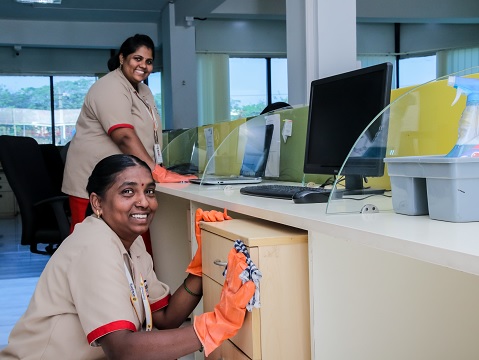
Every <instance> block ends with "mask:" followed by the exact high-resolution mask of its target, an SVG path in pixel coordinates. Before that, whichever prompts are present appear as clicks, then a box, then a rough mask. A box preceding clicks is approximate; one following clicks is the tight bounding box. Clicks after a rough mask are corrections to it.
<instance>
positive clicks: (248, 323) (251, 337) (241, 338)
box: [203, 275, 261, 359]
mask: <svg viewBox="0 0 479 360" xmlns="http://www.w3.org/2000/svg"><path fill="white" fill-rule="evenodd" d="M222 287H223V286H222V285H220V284H218V283H217V282H216V281H213V280H212V279H210V278H209V277H208V276H205V275H203V309H204V311H205V312H208V311H213V309H214V307H215V305H216V304H217V303H218V301H219V300H220V295H221V289H222ZM205 290H206V291H205ZM259 311H260V310H259V309H253V311H252V312H249V311H247V312H246V317H245V320H244V323H243V326H242V328H241V329H240V330H239V331H238V333H237V334H236V335H235V336H234V337H232V338H231V339H230V340H231V342H233V343H234V344H235V345H236V346H237V347H238V348H240V349H241V350H242V351H243V352H244V353H245V354H246V355H248V356H249V357H250V358H251V359H261V343H260V317H259Z"/></svg>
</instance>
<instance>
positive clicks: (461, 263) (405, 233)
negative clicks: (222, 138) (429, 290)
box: [156, 184, 479, 275]
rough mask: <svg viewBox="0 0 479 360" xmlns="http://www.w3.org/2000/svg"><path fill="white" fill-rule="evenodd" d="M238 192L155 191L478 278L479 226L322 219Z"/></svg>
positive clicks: (401, 218)
mask: <svg viewBox="0 0 479 360" xmlns="http://www.w3.org/2000/svg"><path fill="white" fill-rule="evenodd" d="M241 187H242V186H241V185H234V186H230V187H228V189H225V187H224V186H200V185H195V184H157V187H156V189H157V191H158V192H161V193H164V194H169V195H172V196H177V197H180V198H184V199H187V200H190V201H195V202H198V203H202V204H208V205H210V206H213V207H218V208H226V209H228V210H230V211H234V212H237V213H241V214H245V215H248V216H251V217H255V218H260V219H264V220H268V221H272V222H277V223H281V224H285V225H289V226H293V227H297V228H300V229H305V230H308V231H310V232H315V233H318V234H321V233H323V234H328V235H332V236H337V237H340V238H342V239H346V240H348V241H351V242H354V243H357V244H361V245H365V246H370V247H373V248H376V249H379V250H383V251H389V252H392V253H395V254H399V255H402V256H406V257H410V258H413V259H417V260H421V261H425V262H429V263H432V264H437V265H440V266H444V267H448V268H451V269H456V270H459V271H464V272H467V273H471V274H475V275H479V236H478V235H477V234H479V222H470V223H452V222H445V221H438V220H432V219H430V218H429V216H427V215H425V216H407V215H399V214H396V213H394V211H392V210H388V211H383V212H379V213H368V214H361V213H359V212H358V213H347V214H327V213H326V204H325V203H321V204H294V203H293V202H292V201H289V200H279V199H269V198H261V197H254V196H247V195H242V194H240V192H239V190H240V188H241ZM339 201H341V200H339Z"/></svg>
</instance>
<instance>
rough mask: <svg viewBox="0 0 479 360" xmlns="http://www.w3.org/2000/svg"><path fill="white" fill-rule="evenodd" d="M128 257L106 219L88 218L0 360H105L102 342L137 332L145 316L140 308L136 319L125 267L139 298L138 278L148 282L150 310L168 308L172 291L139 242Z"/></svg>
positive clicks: (49, 271) (44, 279) (58, 257)
mask: <svg viewBox="0 0 479 360" xmlns="http://www.w3.org/2000/svg"><path fill="white" fill-rule="evenodd" d="M130 254H131V257H130V255H128V253H127V251H126V250H125V248H124V246H123V244H122V242H121V241H120V239H119V238H118V236H117V235H116V234H115V233H114V232H113V231H112V230H111V229H110V227H109V226H108V225H107V224H106V223H105V222H103V220H101V219H97V218H96V217H94V216H89V217H87V218H86V219H85V220H84V221H83V222H82V223H80V224H78V225H77V226H76V227H75V231H74V232H73V234H72V235H70V236H69V237H68V238H67V239H66V240H65V241H64V242H63V243H62V244H61V246H60V247H59V248H58V250H57V251H56V252H55V254H54V255H53V256H52V258H51V259H50V260H49V262H48V263H47V265H46V267H45V269H44V271H43V273H42V275H41V276H40V279H39V281H38V284H37V287H36V289H35V292H34V294H33V297H32V299H31V301H30V304H29V306H28V308H27V311H26V312H25V314H24V315H23V316H22V317H21V318H20V320H19V321H18V323H17V324H16V325H15V327H14V329H13V330H12V332H11V334H10V337H9V344H8V345H7V347H6V348H5V349H4V350H3V351H2V352H0V359H2V360H7V359H8V360H10V359H22V360H30V359H44V360H53V359H69V360H73V359H104V358H105V355H104V353H103V351H102V349H101V347H98V346H96V345H97V342H96V341H97V340H98V339H99V338H101V337H102V336H103V335H105V334H108V333H110V332H113V331H117V330H130V331H139V330H140V329H141V326H142V324H143V323H144V321H145V312H144V309H143V306H141V308H142V309H143V310H142V312H141V313H140V314H139V315H137V313H136V312H135V309H134V307H133V305H132V303H131V301H130V289H129V283H128V279H127V277H126V273H125V265H124V264H125V262H126V263H127V265H128V266H129V267H130V269H132V271H131V273H132V277H133V281H134V283H135V287H136V291H137V294H140V289H139V283H140V281H139V278H140V274H141V276H142V277H143V279H145V280H146V283H147V289H148V294H149V303H150V306H151V311H156V310H158V309H161V308H163V307H165V306H167V305H168V300H169V298H170V290H169V287H168V286H166V285H165V284H163V283H161V282H160V281H158V279H157V277H156V275H155V273H154V271H153V262H152V259H151V256H150V255H149V254H148V253H147V252H146V250H145V245H144V243H143V240H142V239H141V237H138V239H137V240H136V241H135V242H134V243H133V244H132V246H131V247H130ZM140 304H141V299H140ZM139 317H140V318H139Z"/></svg>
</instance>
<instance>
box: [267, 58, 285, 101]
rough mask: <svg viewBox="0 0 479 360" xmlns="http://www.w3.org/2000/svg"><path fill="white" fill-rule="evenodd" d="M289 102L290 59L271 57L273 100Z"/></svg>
mask: <svg viewBox="0 0 479 360" xmlns="http://www.w3.org/2000/svg"><path fill="white" fill-rule="evenodd" d="M278 101H282V102H285V103H287V102H288V60H287V59H271V102H278Z"/></svg>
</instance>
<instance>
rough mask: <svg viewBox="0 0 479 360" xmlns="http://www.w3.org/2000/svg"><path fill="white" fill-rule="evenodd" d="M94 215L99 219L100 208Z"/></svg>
mask: <svg viewBox="0 0 479 360" xmlns="http://www.w3.org/2000/svg"><path fill="white" fill-rule="evenodd" d="M96 217H97V218H98V219H99V218H100V210H97V211H96Z"/></svg>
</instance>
